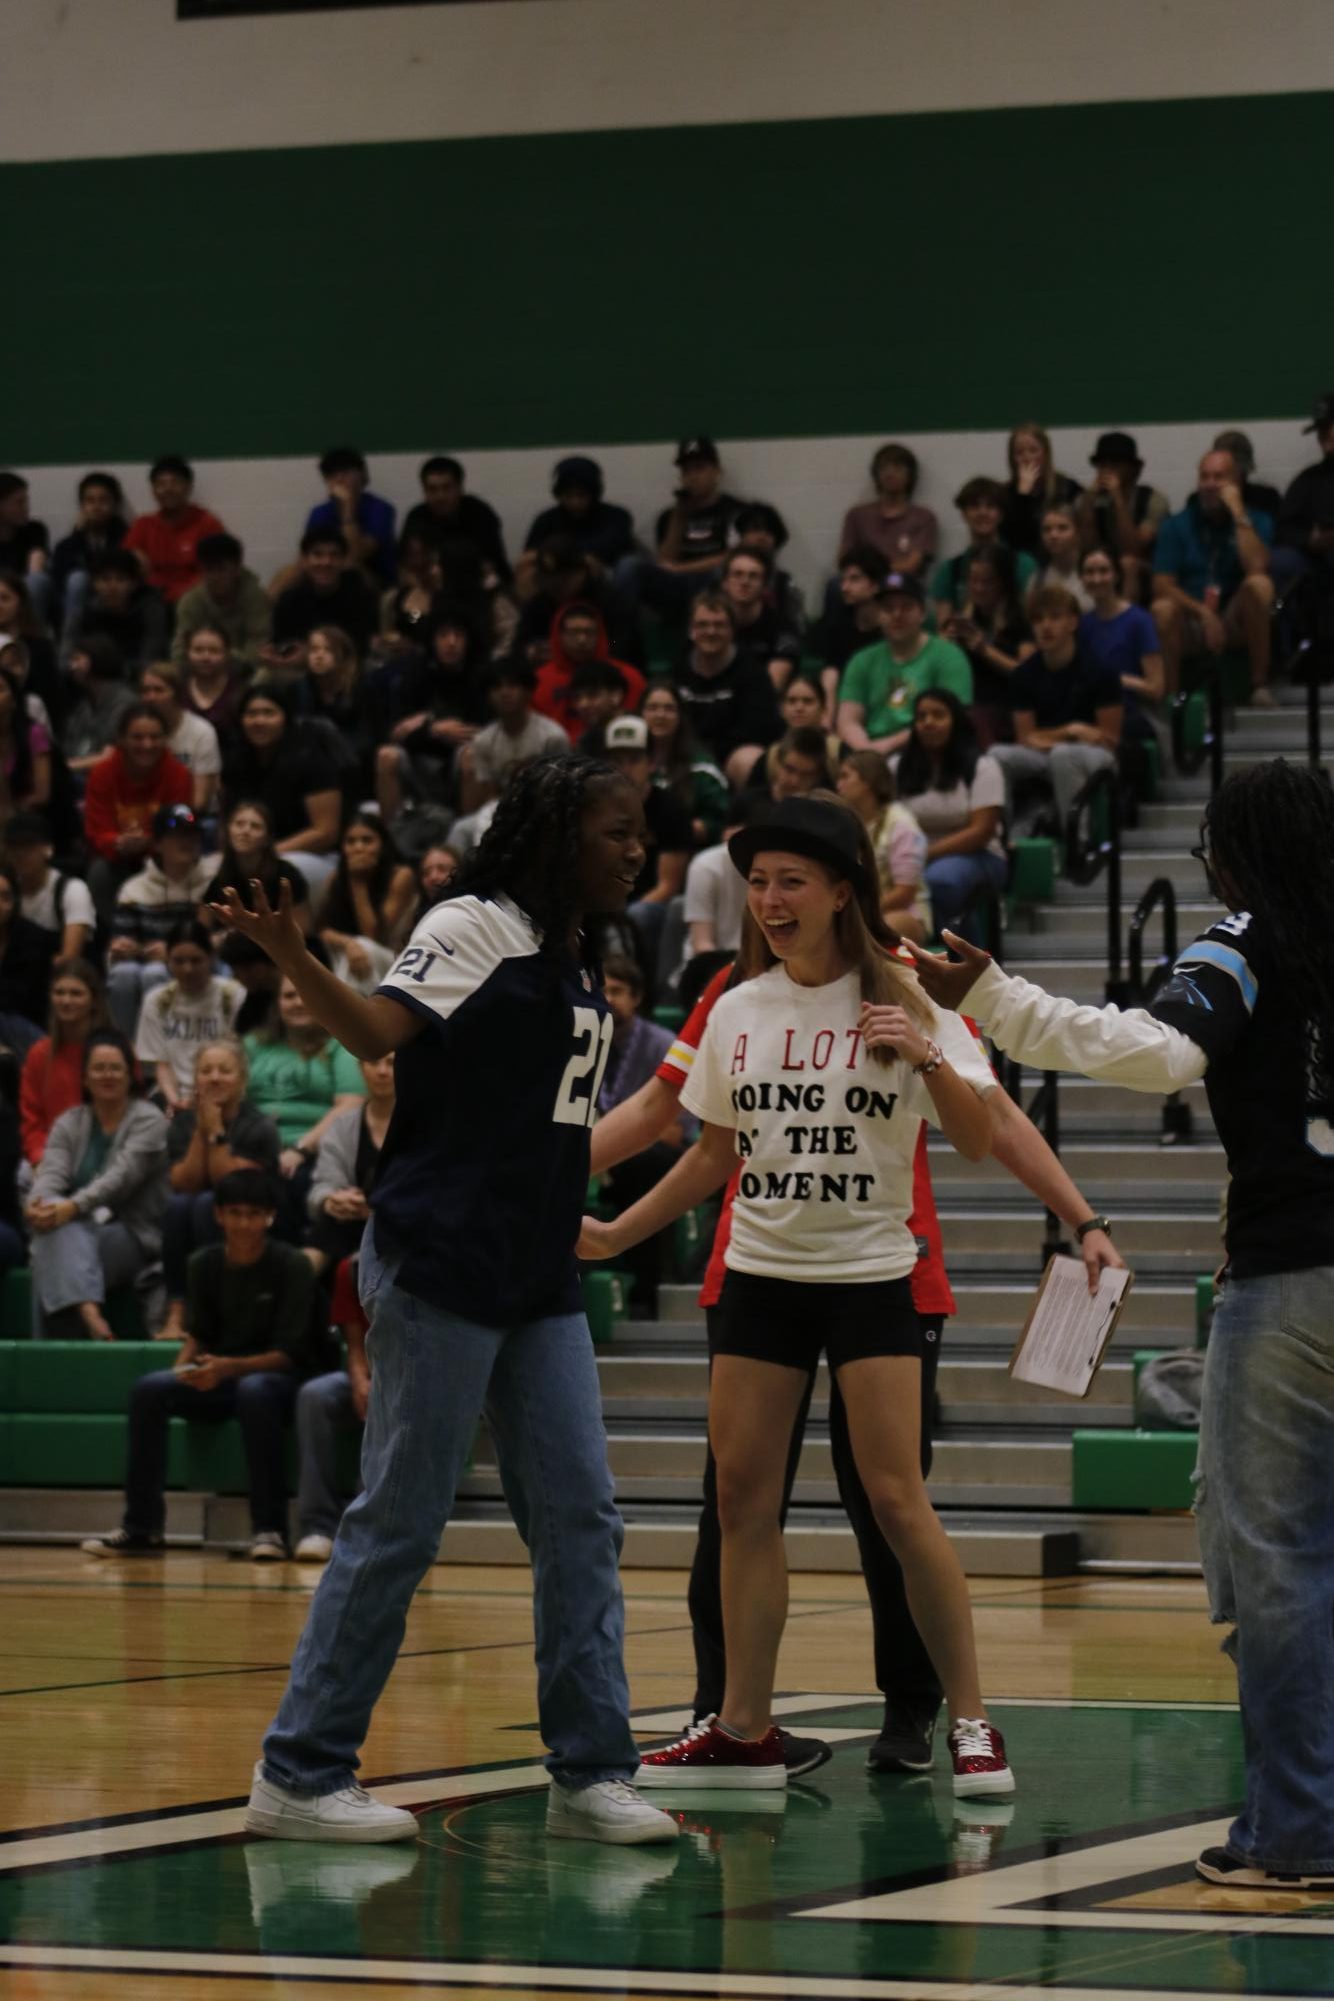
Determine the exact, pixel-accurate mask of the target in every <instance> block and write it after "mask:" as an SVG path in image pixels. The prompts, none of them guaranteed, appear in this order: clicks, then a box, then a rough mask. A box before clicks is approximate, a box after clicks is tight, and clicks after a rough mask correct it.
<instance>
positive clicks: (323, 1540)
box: [292, 1535, 333, 1563]
mask: <svg viewBox="0 0 1334 2001" xmlns="http://www.w3.org/2000/svg"><path fill="white" fill-rule="evenodd" d="M292 1554H293V1555H294V1556H295V1558H296V1560H297V1562H298V1563H327V1562H328V1561H329V1558H330V1557H331V1556H332V1555H333V1537H332V1536H331V1535H303V1536H302V1538H301V1540H300V1542H299V1543H298V1544H297V1546H296V1548H295V1549H294V1550H293V1552H292Z"/></svg>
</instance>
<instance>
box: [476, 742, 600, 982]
mask: <svg viewBox="0 0 1334 2001" xmlns="http://www.w3.org/2000/svg"><path fill="white" fill-rule="evenodd" d="M626 782H627V781H626V779H625V777H624V774H623V773H621V772H619V771H617V770H616V768H615V766H614V765H610V764H604V763H603V762H602V761H601V759H599V758H594V757H581V756H580V755H579V754H578V752H572V753H570V754H568V755H558V756H554V757H540V758H538V759H537V760H536V762H535V763H533V764H527V765H524V766H523V768H522V769H521V770H520V771H518V772H516V773H515V776H514V778H513V779H512V780H511V782H510V784H509V785H508V786H507V787H506V789H505V792H504V794H503V795H502V797H501V801H500V804H499V805H498V806H497V808H496V816H495V818H494V820H492V822H491V825H490V826H489V827H488V828H487V830H486V832H485V834H483V836H482V839H481V841H480V842H479V844H478V846H477V847H476V848H474V850H473V852H472V853H471V854H470V855H469V856H468V857H467V859H466V861H464V863H463V865H462V867H461V868H460V869H459V872H458V874H457V875H456V876H455V877H454V880H453V881H452V882H451V883H450V885H449V887H448V889H447V890H446V891H445V897H446V899H452V898H454V897H456V896H496V895H501V896H508V897H510V898H512V899H513V901H514V902H515V903H517V904H518V906H519V908H520V909H521V910H522V911H523V912H524V913H525V915H526V916H528V917H529V918H531V920H532V922H533V924H534V925H535V926H536V928H537V930H538V931H539V932H540V933H541V936H542V946H541V949H542V951H543V953H546V954H552V955H555V954H558V953H561V952H564V951H565V950H566V947H567V944H568V940H569V936H570V932H571V931H572V930H573V929H574V928H575V927H576V926H577V925H578V923H579V921H580V919H581V918H582V916H583V914H584V912H583V907H582V903H581V900H580V896H579V843H580V831H581V824H582V821H583V816H584V810H585V808H586V807H587V805H588V803H589V800H590V798H591V797H592V796H593V795H594V794H595V793H596V792H597V791H598V789H599V787H601V786H604V785H624V784H626Z"/></svg>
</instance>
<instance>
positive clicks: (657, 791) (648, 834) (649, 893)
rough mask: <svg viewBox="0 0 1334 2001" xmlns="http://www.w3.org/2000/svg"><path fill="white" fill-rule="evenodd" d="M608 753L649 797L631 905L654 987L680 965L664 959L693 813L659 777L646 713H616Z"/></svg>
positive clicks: (608, 729)
mask: <svg viewBox="0 0 1334 2001" xmlns="http://www.w3.org/2000/svg"><path fill="white" fill-rule="evenodd" d="M602 744H603V755H604V756H605V758H606V760H607V763H608V764H610V765H614V766H615V768H616V770H617V771H619V772H621V773H622V774H623V775H624V776H625V777H626V778H628V779H629V781H630V783H631V784H632V785H633V786H634V788H635V790H636V791H637V792H638V794H639V796H640V798H641V799H642V800H643V802H644V825H645V830H646V831H645V835H644V866H643V868H642V869H641V870H640V871H639V875H638V878H637V879H636V882H635V886H634V888H633V889H632V890H631V892H630V901H629V903H628V904H627V905H626V916H627V917H629V918H630V919H631V920H632V922H633V923H634V925H635V928H636V930H637V931H638V932H639V936H640V940H641V942H642V944H643V951H642V953H641V955H640V956H641V959H642V962H643V964H644V966H645V968H646V970H647V974H648V987H649V992H650V994H652V992H653V991H654V988H655V985H656V983H657V981H658V980H659V979H661V978H666V976H667V975H668V974H670V973H674V972H675V971H676V967H675V965H671V966H660V965H659V964H658V953H659V946H660V945H661V943H662V935H663V927H664V925H665V924H666V921H667V908H668V905H669V904H670V903H671V900H672V898H673V897H674V896H679V895H680V894H681V891H682V890H683V888H684V887H685V879H686V863H687V862H688V861H689V859H690V850H691V847H692V845H693V843H694V834H693V830H692V828H691V825H690V814H689V813H688V812H687V810H686V808H685V807H684V806H683V805H682V804H681V802H680V800H679V799H678V798H677V796H676V794H675V793H674V792H670V791H668V790H667V789H666V788H665V787H664V786H660V785H655V784H654V783H653V762H652V758H651V755H650V752H649V741H648V724H647V723H646V722H645V721H644V718H643V717H642V716H616V717H615V718H614V719H613V720H612V721H611V722H609V723H608V724H607V727H606V729H605V731H604V732H603V738H602Z"/></svg>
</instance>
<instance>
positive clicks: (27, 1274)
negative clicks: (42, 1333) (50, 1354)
mask: <svg viewBox="0 0 1334 2001" xmlns="http://www.w3.org/2000/svg"><path fill="white" fill-rule="evenodd" d="M0 1339H2V1340H5V1341H29V1340H31V1339H32V1270H31V1268H30V1267H29V1266H28V1265H12V1266H11V1267H10V1269H9V1270H8V1271H7V1272H6V1273H5V1275H4V1279H3V1281H2V1282H0Z"/></svg>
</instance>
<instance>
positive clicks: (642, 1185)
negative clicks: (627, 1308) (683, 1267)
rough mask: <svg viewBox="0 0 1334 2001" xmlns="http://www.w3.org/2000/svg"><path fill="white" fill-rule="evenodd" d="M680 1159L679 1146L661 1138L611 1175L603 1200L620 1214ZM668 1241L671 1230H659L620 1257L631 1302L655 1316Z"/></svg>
mask: <svg viewBox="0 0 1334 2001" xmlns="http://www.w3.org/2000/svg"><path fill="white" fill-rule="evenodd" d="M680 1158H681V1151H680V1148H679V1147H674V1146H665V1145H664V1144H663V1143H662V1141H661V1140H659V1141H658V1143H657V1144H656V1145H655V1146H650V1147H647V1148H646V1149H645V1150H644V1152H643V1153H636V1154H633V1155H632V1156H631V1158H630V1159H629V1160H623V1161H622V1162H621V1164H620V1166H619V1167H614V1168H613V1169H612V1171H611V1173H610V1174H609V1175H608V1177H607V1180H606V1182H605V1184H604V1187H603V1199H604V1201H606V1202H607V1204H608V1206H609V1207H610V1208H612V1209H614V1210H615V1211H616V1214H617V1215H618V1216H619V1215H620V1213H621V1211H622V1210H623V1209H628V1208H629V1207H630V1205H631V1203H633V1202H637V1201H638V1200H639V1198H640V1196H641V1195H647V1194H648V1192H649V1190H650V1189H651V1188H656V1187H657V1185H658V1183H659V1182H660V1181H661V1180H662V1178H663V1176H664V1175H665V1174H670V1173H671V1171H672V1169H673V1168H674V1167H675V1165H676V1163H677V1161H678V1160H679V1159H680ZM667 1241H668V1231H666V1230H658V1231H656V1232H655V1233H654V1235H653V1236H651V1237H645V1239H644V1241H643V1242H642V1243H640V1244H636V1245H635V1246H634V1248H633V1249H632V1250H628V1251H626V1252H625V1253H624V1254H623V1255H622V1256H621V1258H620V1259H619V1260H618V1262H619V1264H620V1265H621V1267H622V1269H623V1270H625V1271H628V1272H629V1274H630V1303H631V1305H632V1306H633V1307H642V1308H643V1309H644V1310H645V1311H646V1312H648V1313H651V1314H655V1315H656V1313H657V1310H658V1286H659V1283H660V1281H661V1278H662V1253H663V1248H664V1246H665V1245H666V1243H667Z"/></svg>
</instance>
